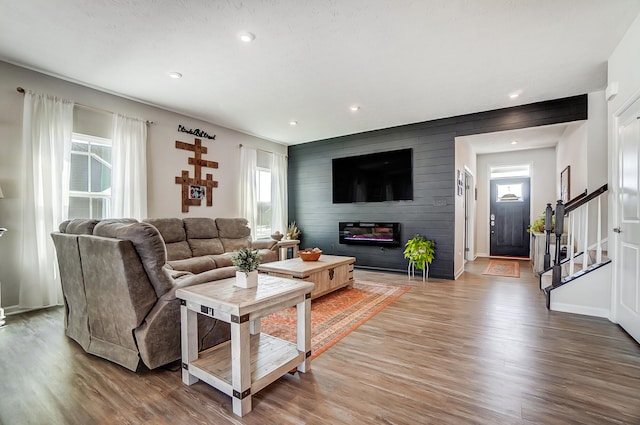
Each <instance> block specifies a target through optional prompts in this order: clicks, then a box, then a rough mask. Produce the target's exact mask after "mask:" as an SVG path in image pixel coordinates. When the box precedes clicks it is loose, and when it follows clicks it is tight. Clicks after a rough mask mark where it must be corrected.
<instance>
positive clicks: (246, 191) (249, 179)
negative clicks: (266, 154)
mask: <svg viewBox="0 0 640 425" xmlns="http://www.w3.org/2000/svg"><path fill="white" fill-rule="evenodd" d="M257 167H258V152H257V151H256V150H255V149H251V148H247V147H245V146H241V147H240V214H241V215H242V217H244V218H246V219H247V220H248V221H249V228H250V229H251V239H256V223H257V222H258V201H257V195H256V168H257Z"/></svg>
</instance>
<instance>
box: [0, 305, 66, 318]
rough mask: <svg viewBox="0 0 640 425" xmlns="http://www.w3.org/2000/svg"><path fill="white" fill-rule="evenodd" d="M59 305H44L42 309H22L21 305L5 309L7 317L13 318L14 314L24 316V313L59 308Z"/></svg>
mask: <svg viewBox="0 0 640 425" xmlns="http://www.w3.org/2000/svg"><path fill="white" fill-rule="evenodd" d="M59 305H60V304H52V305H44V306H42V307H34V308H23V307H20V306H19V305H12V306H9V307H5V308H4V312H5V314H6V315H7V316H12V315H14V314H22V313H28V312H30V311H36V310H42V309H43V308H51V307H58V306H59Z"/></svg>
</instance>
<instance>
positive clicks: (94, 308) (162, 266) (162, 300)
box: [52, 219, 230, 371]
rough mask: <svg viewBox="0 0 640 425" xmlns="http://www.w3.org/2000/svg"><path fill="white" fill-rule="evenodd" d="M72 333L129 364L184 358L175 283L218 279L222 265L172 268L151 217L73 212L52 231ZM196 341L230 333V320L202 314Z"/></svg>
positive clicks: (204, 343) (90, 348)
mask: <svg viewBox="0 0 640 425" xmlns="http://www.w3.org/2000/svg"><path fill="white" fill-rule="evenodd" d="M52 238H53V241H54V244H55V246H56V252H57V255H58V264H59V269H60V277H61V281H62V289H63V295H64V302H65V327H66V333H67V335H68V336H69V337H70V338H72V339H74V340H75V341H77V342H78V343H79V344H80V346H82V348H83V349H84V350H85V351H87V352H89V353H92V354H95V355H97V356H100V357H103V358H105V359H108V360H111V361H113V362H115V363H117V364H120V365H122V366H124V367H126V368H128V369H130V370H133V371H135V370H137V369H138V366H139V365H140V363H143V364H144V365H145V366H146V367H148V368H149V369H153V368H156V367H159V366H162V365H164V364H167V363H170V362H173V361H175V360H178V359H180V356H181V351H180V300H179V299H177V298H176V297H175V291H176V289H177V288H180V287H185V286H189V285H195V284H199V283H204V282H208V281H212V280H217V279H220V270H217V271H216V270H215V269H214V270H211V271H205V272H203V273H199V274H193V273H189V272H181V273H175V271H172V270H170V268H168V267H167V266H166V263H167V254H166V249H165V243H164V240H163V238H162V236H161V235H160V233H159V232H158V229H156V228H155V227H154V226H153V225H151V224H149V223H140V222H137V221H136V220H132V219H125V220H102V221H97V220H70V221H66V222H64V223H62V224H61V225H60V231H59V232H55V233H53V234H52ZM198 331H199V336H200V344H199V345H200V347H199V349H201V350H202V349H205V348H208V347H211V346H213V345H216V344H218V343H220V342H224V341H226V340H228V339H229V338H230V334H229V326H228V324H226V323H223V322H218V321H217V320H215V319H212V318H209V317H206V316H199V317H198Z"/></svg>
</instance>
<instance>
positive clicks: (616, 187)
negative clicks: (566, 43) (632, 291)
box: [607, 90, 640, 323]
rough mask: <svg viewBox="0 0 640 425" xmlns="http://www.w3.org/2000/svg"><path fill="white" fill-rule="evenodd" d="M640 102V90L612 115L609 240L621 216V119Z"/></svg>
mask: <svg viewBox="0 0 640 425" xmlns="http://www.w3.org/2000/svg"><path fill="white" fill-rule="evenodd" d="M639 100H640V90H638V91H636V92H635V93H634V94H633V95H632V96H630V97H629V99H627V100H626V102H624V103H623V104H622V105H621V106H620V108H618V110H617V111H615V112H614V113H613V114H612V115H611V118H612V119H611V128H610V129H609V131H610V134H609V137H610V138H611V139H610V140H611V141H612V143H611V150H610V151H609V155H610V157H609V166H610V167H611V168H610V171H611V173H610V174H609V180H610V183H611V184H610V189H609V202H608V207H609V211H610V214H608V220H607V221H608V223H607V224H608V225H609V227H608V229H607V239H609V238H608V236H609V234H610V231H611V229H614V228H615V227H617V226H619V224H620V223H619V214H620V204H619V203H618V200H619V199H620V179H619V178H618V177H619V176H620V172H621V170H620V161H619V159H620V158H619V150H620V136H619V132H618V127H619V125H620V119H621V117H622V116H623V115H624V114H625V113H627V112H628V110H629V109H630V108H631V107H632V106H633V105H634V104H635V103H636V102H637V101H639ZM614 239H615V240H614V241H613V243H611V244H609V247H608V249H609V253H610V258H611V259H612V260H613V269H612V271H611V317H609V320H610V321H612V322H613V323H619V322H618V296H619V290H620V282H619V279H620V277H619V276H618V274H619V273H618V263H619V261H620V258H619V257H618V254H619V252H618V251H619V250H618V248H619V245H620V240H619V238H617V237H616V236H615V235H614Z"/></svg>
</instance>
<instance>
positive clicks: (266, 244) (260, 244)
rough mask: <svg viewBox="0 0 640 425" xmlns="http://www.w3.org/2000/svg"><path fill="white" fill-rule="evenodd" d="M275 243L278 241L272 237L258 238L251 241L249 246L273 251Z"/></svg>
mask: <svg viewBox="0 0 640 425" xmlns="http://www.w3.org/2000/svg"><path fill="white" fill-rule="evenodd" d="M277 243H278V241H274V240H273V239H259V240H257V241H253V242H251V248H253V249H270V250H271V251H275V250H276V245H277Z"/></svg>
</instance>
